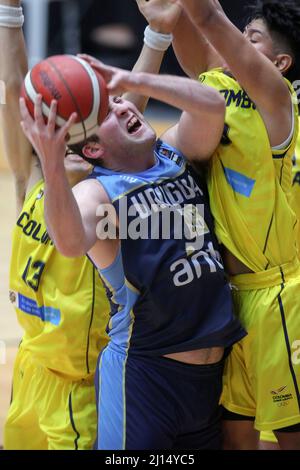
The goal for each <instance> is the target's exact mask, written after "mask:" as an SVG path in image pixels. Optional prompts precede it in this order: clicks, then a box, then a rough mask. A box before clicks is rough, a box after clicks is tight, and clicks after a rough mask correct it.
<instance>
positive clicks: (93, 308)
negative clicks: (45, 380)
mask: <svg viewBox="0 0 300 470" xmlns="http://www.w3.org/2000/svg"><path fill="white" fill-rule="evenodd" d="M10 300H11V302H12V303H13V304H14V306H15V309H16V312H17V317H18V321H19V323H20V325H21V326H22V327H23V329H24V331H25V333H24V337H23V339H22V348H24V349H26V350H27V351H30V352H31V353H32V357H33V358H34V359H35V360H36V361H37V362H38V363H39V364H41V365H42V366H44V367H46V368H48V369H50V370H52V371H53V372H55V373H57V374H60V375H63V376H66V377H70V378H71V379H72V380H78V379H83V378H88V377H89V376H92V375H93V374H94V372H95V369H96V362H97V358H98V355H99V351H100V350H101V349H102V348H103V347H104V346H105V345H106V344H107V341H108V336H107V335H106V332H105V329H106V325H107V323H108V316H109V305H108V301H107V299H106V294H105V290H104V287H103V284H102V281H101V280H100V277H99V275H98V272H97V270H96V269H95V267H94V266H93V264H92V263H91V262H90V260H89V259H88V258H87V257H86V256H84V257H80V258H66V257H64V256H62V255H61V254H60V253H59V252H58V251H57V250H56V249H55V247H54V245H53V242H52V241H51V239H50V237H49V235H48V232H47V228H46V224H45V220H44V182H43V181H40V182H39V183H37V184H36V185H35V186H34V188H33V189H32V190H31V192H30V194H29V195H28V197H27V198H26V201H25V203H24V206H23V209H22V212H21V214H20V216H19V218H18V220H17V224H16V226H15V228H14V231H13V240H12V256H11V266H10Z"/></svg>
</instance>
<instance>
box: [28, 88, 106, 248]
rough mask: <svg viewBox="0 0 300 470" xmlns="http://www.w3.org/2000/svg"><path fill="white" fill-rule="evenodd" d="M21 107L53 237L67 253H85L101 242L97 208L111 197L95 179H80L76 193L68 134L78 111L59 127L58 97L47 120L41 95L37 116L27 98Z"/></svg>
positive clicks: (38, 99) (37, 104) (38, 100)
mask: <svg viewBox="0 0 300 470" xmlns="http://www.w3.org/2000/svg"><path fill="white" fill-rule="evenodd" d="M20 108H21V116H22V121H21V125H22V129H23V131H24V132H25V134H26V135H27V137H28V139H29V140H30V142H31V143H32V145H33V147H34V148H35V150H36V152H37V154H38V156H39V158H40V161H41V165H42V170H43V175H44V179H45V220H46V223H47V227H48V228H49V233H50V235H51V238H52V240H53V242H54V244H55V246H56V248H57V249H58V250H59V251H60V252H61V253H62V254H63V255H65V256H69V257H77V256H82V255H84V254H86V253H87V252H88V251H90V250H91V249H92V248H93V247H94V245H95V244H96V243H97V235H96V226H97V223H98V222H99V217H98V218H97V216H96V214H97V208H98V206H99V205H100V204H101V203H106V202H108V200H107V196H106V194H105V192H104V190H103V188H102V186H101V185H100V184H99V183H98V182H96V181H95V180H87V181H83V182H81V183H79V184H78V185H77V186H75V188H74V193H73V191H72V189H71V187H70V184H69V181H68V178H67V175H66V170H65V165H64V158H65V154H66V136H67V134H68V131H69V129H70V127H71V126H72V125H73V124H74V120H75V119H76V114H72V115H71V116H70V119H69V120H68V122H67V123H66V124H65V125H64V126H63V127H62V128H60V129H56V128H55V119H56V112H57V102H56V101H52V104H51V108H50V113H49V118H48V122H47V124H45V122H44V119H43V116H42V97H41V95H38V98H37V102H36V103H35V116H34V119H33V118H32V117H31V116H30V114H29V112H28V110H27V108H26V104H25V100H24V99H23V98H22V99H21V100H20ZM87 186H88V190H87ZM74 195H76V197H75V196H74Z"/></svg>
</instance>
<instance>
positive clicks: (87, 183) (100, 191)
mask: <svg viewBox="0 0 300 470" xmlns="http://www.w3.org/2000/svg"><path fill="white" fill-rule="evenodd" d="M73 194H74V196H75V198H76V200H77V201H85V202H87V204H88V205H90V206H91V205H92V206H93V205H94V204H104V203H109V202H110V199H109V197H108V195H107V193H106V191H105V189H104V187H103V185H102V184H101V183H100V181H99V180H98V179H97V178H96V177H90V178H88V179H86V180H83V181H81V182H80V183H78V184H76V186H74V188H73Z"/></svg>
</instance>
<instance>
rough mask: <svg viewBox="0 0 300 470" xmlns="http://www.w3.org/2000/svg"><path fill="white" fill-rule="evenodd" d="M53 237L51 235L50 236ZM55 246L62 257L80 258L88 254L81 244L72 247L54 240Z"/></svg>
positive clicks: (64, 242)
mask: <svg viewBox="0 0 300 470" xmlns="http://www.w3.org/2000/svg"><path fill="white" fill-rule="evenodd" d="M50 236H51V235H50ZM53 243H54V246H55V248H56V249H57V251H59V252H60V254H61V255H63V256H65V257H66V258H80V257H81V256H84V255H85V254H86V250H85V249H83V248H82V246H80V245H79V244H74V245H72V244H71V243H68V242H66V241H65V240H64V241H57V240H53Z"/></svg>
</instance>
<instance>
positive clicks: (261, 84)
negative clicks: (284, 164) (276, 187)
mask: <svg viewBox="0 0 300 470" xmlns="http://www.w3.org/2000/svg"><path fill="white" fill-rule="evenodd" d="M180 3H181V5H182V6H183V7H184V8H185V11H186V13H187V14H188V15H189V17H190V19H191V20H192V21H193V22H194V24H195V26H196V27H197V28H199V30H200V32H201V33H202V34H203V35H204V36H205V37H206V38H207V40H208V41H209V42H210V43H211V44H212V45H213V46H214V48H215V49H216V50H217V51H218V53H219V54H220V55H221V56H222V57H223V58H224V60H225V61H226V63H227V65H228V67H229V69H230V71H231V72H232V74H233V75H234V77H235V78H236V79H237V80H238V82H239V83H240V85H241V86H242V87H243V88H244V89H245V90H246V92H247V93H248V95H249V96H250V97H251V99H252V100H253V101H254V102H255V103H256V105H257V107H258V109H259V111H260V114H261V115H262V118H263V120H264V122H265V125H266V128H267V130H268V134H269V139H270V143H271V145H272V146H276V145H280V144H282V142H284V141H285V140H286V139H287V138H288V136H289V135H290V132H291V129H292V104H291V96H290V92H289V90H288V87H287V85H286V84H285V82H284V80H283V77H282V76H281V74H280V72H279V71H278V70H277V68H276V67H275V66H274V65H273V63H272V62H271V60H269V59H268V58H267V57H265V56H264V55H263V54H262V53H261V52H259V51H257V50H256V49H255V48H254V47H253V45H252V44H251V43H250V41H249V40H248V39H247V38H246V37H245V36H244V35H243V34H242V33H241V32H240V31H239V30H238V29H237V28H236V27H235V26H234V25H233V24H232V23H231V22H230V21H229V19H228V18H227V17H226V15H225V14H224V12H223V11H222V9H221V8H220V4H219V2H218V1H217V0H201V1H199V0H180ZM237 45H238V50H237ZM274 97H276V99H274Z"/></svg>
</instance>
